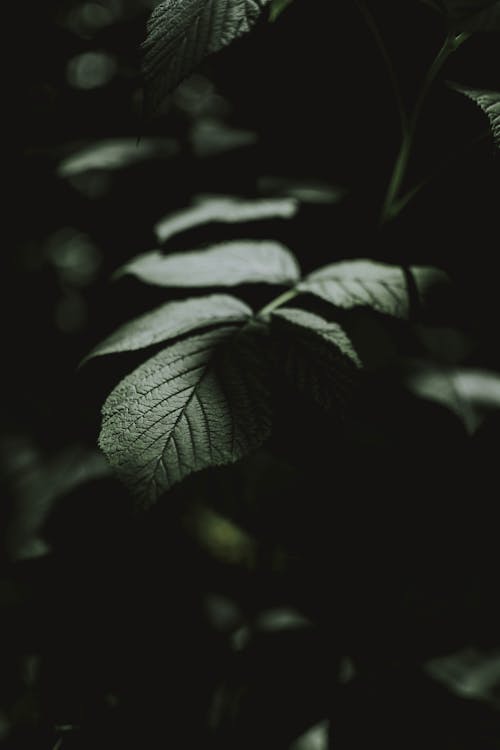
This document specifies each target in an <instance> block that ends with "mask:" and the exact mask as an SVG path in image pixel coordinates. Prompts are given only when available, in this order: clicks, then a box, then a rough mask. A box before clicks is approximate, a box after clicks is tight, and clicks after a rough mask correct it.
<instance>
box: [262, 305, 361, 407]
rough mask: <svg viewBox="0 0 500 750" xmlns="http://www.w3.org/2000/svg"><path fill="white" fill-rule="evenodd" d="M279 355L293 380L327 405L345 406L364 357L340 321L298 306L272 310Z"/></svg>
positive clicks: (322, 404) (318, 400)
mask: <svg viewBox="0 0 500 750" xmlns="http://www.w3.org/2000/svg"><path fill="white" fill-rule="evenodd" d="M271 320H272V324H273V331H274V334H275V341H276V346H277V350H278V356H279V359H280V361H281V362H282V363H284V368H285V372H286V374H287V376H288V377H289V379H290V380H291V381H292V382H293V384H294V385H295V386H296V387H297V388H298V389H299V390H300V391H303V392H304V393H306V394H308V395H309V396H310V397H311V398H313V399H314V400H315V401H316V402H317V403H318V404H319V405H320V406H322V407H323V408H324V409H330V408H332V407H334V406H335V407H341V406H342V405H343V404H344V403H345V402H346V400H347V399H348V397H349V394H350V393H351V391H352V386H353V382H354V381H355V378H356V371H357V370H358V369H359V368H360V367H361V361H360V359H359V357H358V355H357V352H356V350H355V349H354V346H353V344H352V342H351V341H350V340H349V338H348V336H347V334H346V333H345V331H344V330H343V329H342V328H341V326H340V325H338V324H337V323H331V322H329V321H327V320H325V319H324V318H321V317H320V316H319V315H315V314H313V313H310V312H306V311H305V310H300V309H295V308H281V309H278V310H275V311H274V312H273V313H272V317H271Z"/></svg>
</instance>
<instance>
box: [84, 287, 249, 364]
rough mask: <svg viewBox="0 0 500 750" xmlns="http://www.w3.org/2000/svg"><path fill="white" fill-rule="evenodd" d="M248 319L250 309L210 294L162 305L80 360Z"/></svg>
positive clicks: (125, 326)
mask: <svg viewBox="0 0 500 750" xmlns="http://www.w3.org/2000/svg"><path fill="white" fill-rule="evenodd" d="M251 315H252V311H251V309H250V308H249V307H248V305H246V304H245V303H244V302H241V301H240V300H239V299H236V297H230V296H229V295H227V294H211V295H209V296H208V297H193V298H192V299H186V300H181V301H180V302H166V303H165V304H164V305H161V306H160V307H157V308H155V309H154V310H151V312H147V313H145V314H144V315H141V316H140V317H139V318H135V319H134V320H131V321H130V322H129V323H126V324H125V325H123V326H121V327H120V328H119V329H118V330H117V331H115V332H114V333H112V334H111V336H108V338H107V339H105V340H104V341H102V342H101V343H100V344H98V345H97V346H96V347H95V349H93V350H92V351H91V352H90V354H88V356H87V357H86V358H85V359H84V362H86V361H87V360H89V359H92V358H93V357H101V356H102V355H104V354H114V353H117V352H129V351H134V350H136V349H144V348H146V347H148V346H152V345H153V344H158V343H160V342H161V341H167V340H168V339H171V338H175V337H176V336H181V335H182V334H185V333H189V332H190V331H194V330H196V329H197V328H204V327H205V326H206V327H208V326H212V325H217V324H219V323H224V322H225V323H237V322H239V321H244V320H246V319H247V318H248V317H250V316H251Z"/></svg>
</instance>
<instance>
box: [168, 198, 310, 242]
mask: <svg viewBox="0 0 500 750" xmlns="http://www.w3.org/2000/svg"><path fill="white" fill-rule="evenodd" d="M298 208H299V205H298V202H297V201H296V200H294V199H293V198H257V199H255V200H243V199H241V198H235V197H234V196H225V195H222V196H221V195H215V196H213V195H212V196H204V197H201V198H199V199H198V200H196V201H195V202H194V204H193V205H192V206H189V207H188V208H184V209H182V210H181V211H177V212H175V213H171V214H168V216H166V217H165V218H164V219H161V221H159V222H158V223H157V224H156V226H155V232H156V236H157V238H158V241H159V242H167V240H170V239H171V238H172V237H174V236H175V235H177V234H180V233H181V232H185V231H186V230H188V229H193V228H194V227H199V226H202V225H204V224H210V223H213V222H220V223H224V224H242V223H244V222H251V221H265V220H269V219H291V218H293V217H294V216H295V215H296V213H297V211H298Z"/></svg>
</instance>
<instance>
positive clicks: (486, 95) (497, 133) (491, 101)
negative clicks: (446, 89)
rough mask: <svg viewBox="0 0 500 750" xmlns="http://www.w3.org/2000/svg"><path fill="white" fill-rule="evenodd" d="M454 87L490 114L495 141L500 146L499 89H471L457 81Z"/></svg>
mask: <svg viewBox="0 0 500 750" xmlns="http://www.w3.org/2000/svg"><path fill="white" fill-rule="evenodd" d="M452 87H453V88H454V89H455V91H458V92H459V93H460V94H464V95H465V96H467V97H469V99H472V101H473V102H475V103H476V104H477V105H478V107H481V109H482V110H483V112H484V113H485V114H486V115H487V116H488V119H489V121H490V125H491V132H492V133H493V138H494V141H495V143H496V145H497V146H498V147H499V148H500V93H499V92H498V91H481V90H480V89H471V88H468V87H467V86H460V85H458V84H456V83H455V84H452Z"/></svg>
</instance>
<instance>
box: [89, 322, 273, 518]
mask: <svg viewBox="0 0 500 750" xmlns="http://www.w3.org/2000/svg"><path fill="white" fill-rule="evenodd" d="M262 336H263V334H262V328H260V327H256V326H250V325H246V326H243V327H241V326H239V327H234V326H224V327H221V328H217V329H215V330H212V331H209V332H208V333H203V334H200V335H198V336H192V337H190V338H187V339H184V340H183V341H180V342H178V343H177V344H174V345H173V346H170V347H168V348H166V349H164V350H163V351H161V352H160V353H159V354H157V355H155V356H154V357H152V358H151V359H148V360H147V361H146V362H145V363H144V364H142V365H141V366H140V367H138V368H137V369H136V370H134V371H133V372H132V373H131V374H130V375H128V376H127V377H126V378H125V379H124V380H122V381H121V383H119V385H118V386H117V387H116V388H115V389H114V390H113V391H112V393H111V394H110V395H109V397H108V398H107V400H106V402H105V404H104V406H103V410H102V414H103V423H102V429H101V434H100V438H99V444H100V447H101V448H102V450H103V451H104V453H105V454H106V456H107V457H108V460H109V461H110V463H111V465H112V467H113V468H114V469H115V470H116V472H117V473H118V476H119V477H120V478H121V479H122V480H123V481H124V482H125V483H126V484H128V485H129V487H130V488H131V490H132V492H133V493H134V494H135V495H137V496H138V497H139V498H140V499H141V500H142V502H143V503H144V504H145V505H150V504H151V503H153V502H155V500H157V499H158V497H159V496H160V495H161V494H162V493H164V492H165V491H166V490H168V489H169V488H170V487H171V486H172V485H173V484H175V483H176V482H179V481H181V480H182V479H183V478H184V477H186V476H188V475H189V474H191V473H193V472H196V471H200V470H201V469H204V468H206V467H209V466H219V465H224V464H229V463H232V462H234V461H237V460H238V459H239V458H241V457H242V456H244V455H245V454H247V453H249V452H251V451H252V450H254V449H255V448H257V447H258V446H260V445H261V444H262V443H263V441H264V440H265V439H266V438H267V437H268V436H269V433H270V428H271V417H270V411H271V409H270V398H269V392H268V388H267V385H266V372H267V370H266V359H265V355H264V347H263V346H262V344H263V341H262Z"/></svg>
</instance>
